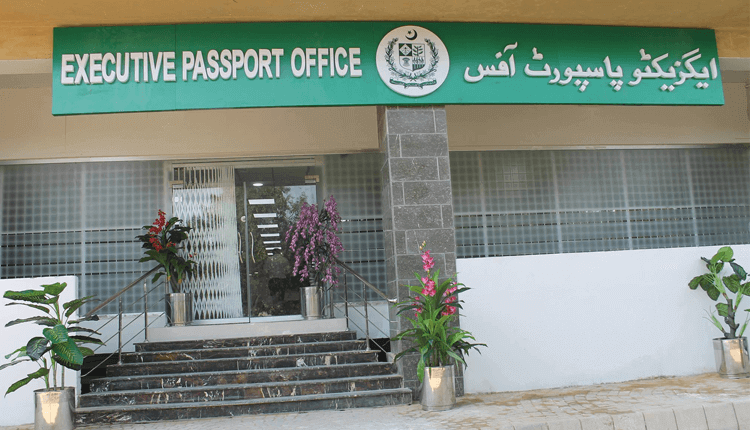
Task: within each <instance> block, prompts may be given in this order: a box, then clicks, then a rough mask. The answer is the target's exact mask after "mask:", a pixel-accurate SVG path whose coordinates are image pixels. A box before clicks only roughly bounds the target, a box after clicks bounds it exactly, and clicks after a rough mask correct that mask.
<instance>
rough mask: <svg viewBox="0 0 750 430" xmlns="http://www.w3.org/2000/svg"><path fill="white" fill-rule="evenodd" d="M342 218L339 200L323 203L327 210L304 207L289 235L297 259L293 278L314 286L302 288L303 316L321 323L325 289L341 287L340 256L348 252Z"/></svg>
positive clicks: (305, 203) (316, 207) (288, 238)
mask: <svg viewBox="0 0 750 430" xmlns="http://www.w3.org/2000/svg"><path fill="white" fill-rule="evenodd" d="M339 223H341V216H340V215H339V213H338V210H337V209H336V199H334V198H333V196H331V197H330V198H329V199H328V200H323V207H322V208H320V210H318V206H317V205H309V204H307V202H303V203H302V207H301V208H300V213H299V217H298V218H297V221H296V222H295V223H294V225H293V226H292V228H290V229H289V232H288V234H287V241H288V243H289V249H290V250H291V252H292V255H293V256H294V265H293V267H292V275H294V276H297V275H299V277H300V280H303V281H304V280H305V279H308V280H309V282H310V286H307V287H300V300H301V302H302V303H301V304H302V316H303V317H304V318H305V319H319V318H320V317H321V316H322V308H323V306H322V302H321V301H322V298H323V292H322V286H323V283H328V284H329V285H331V286H332V287H334V286H336V285H338V278H337V275H338V274H339V273H340V272H341V269H340V268H339V267H338V266H337V265H336V261H335V258H336V256H337V255H338V254H339V253H340V252H341V251H343V250H344V246H343V245H342V244H341V239H339V237H338V236H337V235H336V234H337V233H339Z"/></svg>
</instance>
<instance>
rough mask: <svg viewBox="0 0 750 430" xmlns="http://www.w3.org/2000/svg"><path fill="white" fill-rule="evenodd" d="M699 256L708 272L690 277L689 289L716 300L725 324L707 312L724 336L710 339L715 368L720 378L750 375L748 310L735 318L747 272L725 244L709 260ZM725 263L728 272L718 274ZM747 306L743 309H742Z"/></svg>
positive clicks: (748, 288)
mask: <svg viewBox="0 0 750 430" xmlns="http://www.w3.org/2000/svg"><path fill="white" fill-rule="evenodd" d="M701 260H703V261H704V262H705V263H706V268H707V269H708V273H704V274H702V275H698V276H696V277H694V278H693V279H692V280H690V282H689V284H688V285H689V286H690V289H691V290H695V289H697V288H698V287H701V289H702V290H703V291H705V292H706V294H708V297H710V298H711V300H713V301H715V302H717V303H716V311H717V312H718V313H719V316H720V317H722V318H723V319H724V324H726V328H725V326H724V325H722V324H721V322H720V321H719V319H718V318H717V317H716V315H714V313H713V312H710V313H709V320H710V321H711V323H713V325H714V326H716V328H717V329H719V330H720V331H721V332H722V333H723V334H724V337H722V338H716V339H714V355H715V358H716V368H717V371H718V372H719V376H722V377H724V378H747V377H749V376H750V359H749V357H748V344H747V338H746V337H743V334H744V332H745V329H746V328H747V324H748V317H750V314H748V315H746V317H745V321H744V323H742V324H741V325H740V324H739V323H738V322H737V321H736V317H737V313H738V311H739V309H740V302H741V301H742V297H743V296H750V282H743V281H745V279H746V278H747V272H746V271H745V269H744V268H742V266H740V265H739V264H737V263H735V260H734V251H733V250H732V248H731V247H729V246H725V247H722V248H720V249H719V251H718V252H717V253H716V255H714V256H713V257H711V259H710V260H709V259H707V258H705V257H701ZM727 265H728V266H729V267H730V268H731V270H732V274H731V275H729V276H722V271H723V270H724V269H725V268H726V266H727ZM719 298H723V299H724V302H719ZM749 310H750V309H745V311H746V312H747V311H749Z"/></svg>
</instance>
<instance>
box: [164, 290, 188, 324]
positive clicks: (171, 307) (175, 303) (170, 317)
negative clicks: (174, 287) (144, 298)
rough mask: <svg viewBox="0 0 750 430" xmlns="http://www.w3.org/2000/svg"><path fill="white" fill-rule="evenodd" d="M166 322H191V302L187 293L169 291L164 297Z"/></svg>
mask: <svg viewBox="0 0 750 430" xmlns="http://www.w3.org/2000/svg"><path fill="white" fill-rule="evenodd" d="M164 303H165V305H166V312H167V324H168V325H170V326H186V325H189V324H190V323H191V322H193V303H192V301H191V297H190V294H188V293H169V294H167V295H166V296H165V297H164Z"/></svg>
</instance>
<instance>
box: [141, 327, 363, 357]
mask: <svg viewBox="0 0 750 430" xmlns="http://www.w3.org/2000/svg"><path fill="white" fill-rule="evenodd" d="M354 339H356V333H354V332H352V331H337V332H329V333H308V334H287V335H278V336H262V337H248V338H236V339H205V340H180V341H170V342H145V343H137V344H135V350H136V352H144V351H179V350H185V349H211V348H234V347H242V346H244V347H251V346H262V345H283V344H290V343H310V342H333V341H339V340H354Z"/></svg>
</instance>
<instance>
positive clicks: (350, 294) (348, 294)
mask: <svg viewBox="0 0 750 430" xmlns="http://www.w3.org/2000/svg"><path fill="white" fill-rule="evenodd" d="M334 260H335V261H336V264H338V265H339V266H340V267H341V268H342V269H343V270H344V271H345V272H346V273H348V274H350V275H351V276H352V277H354V278H355V279H357V280H358V281H359V282H360V283H361V284H362V285H363V286H364V287H366V288H361V289H359V291H361V294H360V292H359V291H358V289H356V288H350V285H349V284H350V283H349V282H348V280H347V278H348V277H347V276H344V277H343V287H344V288H343V293H344V301H343V303H341V302H339V303H334V300H332V299H333V297H332V291H331V287H330V286H328V287H327V291H326V295H327V297H328V304H329V317H331V318H333V317H334V316H335V314H336V308H337V306H341V305H343V314H344V317H345V318H346V323H347V328H348V329H350V330H351V328H352V327H354V328H356V330H357V331H358V332H360V333H364V335H365V339H366V341H367V350H368V351H370V350H371V348H370V343H373V344H374V345H376V346H377V347H378V348H379V349H380V350H381V351H382V352H384V353H387V352H388V351H386V350H385V349H384V348H383V347H382V346H381V345H379V344H378V343H376V342H371V339H372V336H371V334H370V328H371V327H372V328H374V329H375V330H376V331H377V332H379V333H380V334H382V336H379V338H390V333H387V332H385V331H383V330H382V329H381V328H380V327H378V325H377V324H373V323H372V320H371V318H370V312H371V311H372V312H374V313H375V314H377V315H379V316H380V317H381V318H383V319H384V320H385V321H389V317H388V315H384V314H383V313H382V312H380V311H379V310H378V309H377V308H376V307H373V306H371V304H370V302H369V300H368V294H367V293H368V290H370V291H372V292H374V293H375V294H376V295H378V296H379V297H381V298H382V299H383V300H384V301H386V302H387V303H388V305H392V304H395V303H396V301H397V300H396V299H391V298H388V296H386V295H385V294H384V293H383V292H382V291H380V290H379V289H378V288H377V287H376V286H375V285H373V284H372V283H370V282H369V281H367V280H366V279H365V278H364V277H363V276H362V275H361V274H359V273H358V272H357V271H355V270H354V269H352V268H351V267H350V266H349V265H348V264H346V263H344V262H343V261H341V260H339V259H337V258H334ZM160 267H161V266H156V267H154V268H153V269H151V270H149V271H148V272H146V273H144V274H143V275H141V276H140V277H138V279H136V280H134V281H133V282H131V283H130V284H128V285H127V286H126V287H124V288H122V289H121V290H120V291H118V292H117V293H115V294H113V295H112V296H111V297H109V298H107V299H106V300H104V301H103V302H101V303H100V304H99V305H98V306H96V307H95V308H94V309H91V310H90V311H88V312H87V313H86V314H85V316H84V318H86V319H88V318H90V317H92V316H94V315H96V313H97V312H99V311H100V310H101V309H103V308H104V307H105V306H107V305H108V304H110V303H112V302H113V301H115V300H117V314H115V315H112V317H111V318H108V319H107V320H106V321H104V323H103V324H100V325H99V326H98V327H96V328H94V330H96V331H101V330H102V329H103V328H104V327H106V326H107V325H109V324H110V323H112V322H113V321H115V320H117V324H118V326H117V332H116V333H115V334H113V335H112V336H110V337H109V338H107V339H106V340H103V343H104V344H105V345H99V346H98V347H96V348H95V349H94V353H96V352H97V351H98V350H100V349H101V348H102V347H104V346H106V344H107V343H108V342H109V341H111V340H112V339H113V338H114V337H115V336H116V337H117V349H116V350H114V351H113V352H111V353H110V354H109V355H107V357H106V358H104V359H103V360H102V361H101V362H99V363H98V364H96V365H95V366H94V367H92V368H91V369H89V370H88V372H86V373H85V374H82V375H81V376H82V377H87V376H89V375H90V374H91V373H92V372H94V371H95V370H96V369H98V368H99V367H100V366H101V365H102V364H104V363H105V362H106V361H107V360H109V359H110V358H111V357H112V356H114V355H115V354H117V362H118V364H122V350H123V346H124V345H127V344H128V343H130V342H132V341H133V340H134V339H135V338H136V337H138V336H140V335H141V333H143V336H144V339H145V341H146V342H148V329H149V327H150V326H151V324H153V321H152V322H151V323H149V320H148V311H149V294H151V292H153V291H154V290H156V289H157V288H160V287H163V285H164V282H159V283H157V284H155V285H152V286H151V288H150V289H149V281H148V278H149V276H152V275H153V274H154V273H155V272H156V271H157V270H159V269H160ZM141 283H142V284H143V295H141V296H139V297H137V298H136V299H135V300H134V301H133V302H131V303H129V304H127V305H125V306H124V305H123V294H125V293H126V292H127V291H129V290H130V289H132V288H133V287H135V286H136V285H139V284H141ZM163 301H164V297H163V296H161V298H160V299H159V300H157V303H158V302H163ZM141 302H143V311H142V312H140V313H138V314H137V315H135V317H134V318H133V320H132V321H130V322H128V323H127V324H126V325H123V314H125V313H126V312H127V311H128V310H130V309H133V308H135V307H136V305H138V304H139V303H141ZM360 308H361V310H360ZM351 312H354V313H356V314H358V315H359V316H360V317H361V318H360V319H359V321H360V323H362V324H363V325H364V327H363V326H361V325H360V324H359V323H357V319H355V318H354V315H353V314H350V313H351ZM386 313H387V312H386ZM141 316H143V322H144V323H143V328H142V329H140V330H138V331H137V332H136V333H135V334H134V335H132V336H131V337H130V338H129V339H127V340H125V341H124V342H123V331H124V330H125V329H126V328H128V327H129V326H130V325H132V324H133V323H135V322H136V321H137V320H138V318H140V317H141ZM99 320H100V321H101V319H99ZM362 321H364V322H362Z"/></svg>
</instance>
